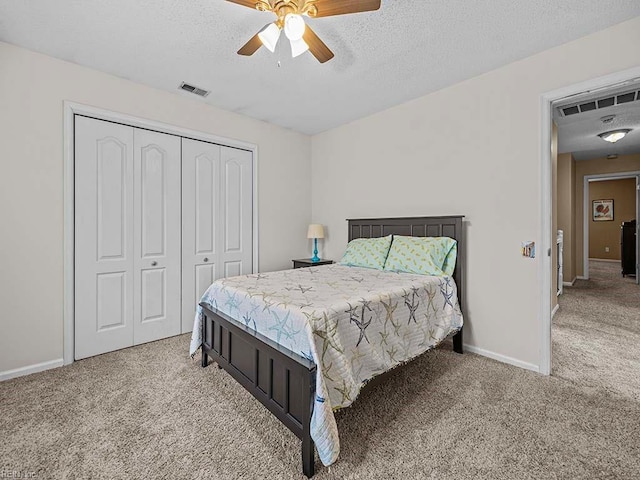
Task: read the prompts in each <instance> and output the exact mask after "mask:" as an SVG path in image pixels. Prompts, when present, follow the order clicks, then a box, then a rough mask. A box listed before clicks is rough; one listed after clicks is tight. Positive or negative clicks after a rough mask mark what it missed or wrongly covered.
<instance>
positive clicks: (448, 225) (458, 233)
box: [347, 215, 465, 307]
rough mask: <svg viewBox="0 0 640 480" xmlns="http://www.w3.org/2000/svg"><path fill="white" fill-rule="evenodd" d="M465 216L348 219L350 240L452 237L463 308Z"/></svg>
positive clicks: (454, 273) (456, 280) (454, 275)
mask: <svg viewBox="0 0 640 480" xmlns="http://www.w3.org/2000/svg"><path fill="white" fill-rule="evenodd" d="M463 218H464V215H452V216H448V217H406V218H362V219H349V220H347V221H348V222H349V241H351V240H353V239H355V238H377V237H386V236H387V235H405V236H408V237H450V238H453V239H454V240H456V241H457V242H458V256H457V260H456V269H455V270H454V272H453V279H454V280H455V282H456V285H457V287H458V301H459V302H460V307H462V305H463V304H462V295H463V291H464V270H465V264H464V261H465V243H464V228H463V224H462V219H463Z"/></svg>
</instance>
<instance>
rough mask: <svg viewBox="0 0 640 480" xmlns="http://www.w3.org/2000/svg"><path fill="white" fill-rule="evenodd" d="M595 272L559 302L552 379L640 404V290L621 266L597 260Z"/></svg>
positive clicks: (569, 289)
mask: <svg viewBox="0 0 640 480" xmlns="http://www.w3.org/2000/svg"><path fill="white" fill-rule="evenodd" d="M589 272H590V277H591V278H590V279H589V280H577V281H576V283H575V285H574V286H573V287H565V288H564V294H563V295H561V296H560V297H559V303H560V310H559V311H558V313H557V314H556V316H555V318H554V319H553V323H552V348H553V359H552V375H554V376H556V377H559V378H563V379H565V380H568V381H570V382H573V383H576V384H579V385H581V386H583V387H586V388H588V389H593V390H594V393H596V391H601V390H605V391H606V392H608V393H610V394H614V395H621V396H624V397H627V398H632V399H635V400H640V286H638V285H636V284H635V278H633V277H631V278H629V277H627V278H623V277H622V275H621V274H620V264H619V263H613V262H604V261H597V260H592V261H591V262H590V264H589Z"/></svg>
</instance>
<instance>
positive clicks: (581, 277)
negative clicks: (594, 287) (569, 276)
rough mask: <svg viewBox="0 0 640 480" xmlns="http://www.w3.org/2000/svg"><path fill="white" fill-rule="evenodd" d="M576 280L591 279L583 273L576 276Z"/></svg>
mask: <svg viewBox="0 0 640 480" xmlns="http://www.w3.org/2000/svg"><path fill="white" fill-rule="evenodd" d="M576 280H589V279H588V278H587V277H585V276H583V275H578V276H577V277H576Z"/></svg>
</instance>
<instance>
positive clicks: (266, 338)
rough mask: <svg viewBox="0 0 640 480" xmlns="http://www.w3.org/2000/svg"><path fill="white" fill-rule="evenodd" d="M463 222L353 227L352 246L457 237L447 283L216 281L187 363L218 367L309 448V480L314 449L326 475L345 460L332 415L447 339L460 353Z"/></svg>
mask: <svg viewBox="0 0 640 480" xmlns="http://www.w3.org/2000/svg"><path fill="white" fill-rule="evenodd" d="M462 219H463V217H462V216H447V217H411V218H381V219H357V220H348V229H349V241H351V240H354V239H358V238H378V237H386V236H388V235H403V236H413V237H450V238H453V239H454V240H456V241H457V261H456V266H455V270H454V271H453V274H452V275H451V277H448V276H445V277H429V276H425V275H413V274H404V273H403V274H400V273H392V272H381V271H378V270H372V269H366V268H358V267H347V266H341V265H326V266H318V267H312V268H305V269H297V270H286V271H281V272H270V273H266V274H255V275H246V276H242V277H232V278H229V279H221V280H218V281H217V282H214V284H213V285H212V286H211V287H210V288H209V290H207V293H205V295H204V296H203V299H202V302H201V303H200V305H199V309H198V314H197V315H196V320H195V324H194V332H193V336H192V343H191V348H190V350H191V354H192V355H194V354H195V352H196V351H197V349H198V348H201V349H202V356H201V358H202V367H206V366H207V365H208V362H209V359H212V360H213V361H214V362H216V363H217V365H218V367H219V368H223V369H224V370H226V371H227V372H228V373H229V374H230V375H231V376H232V377H234V378H235V379H236V380H237V381H238V382H239V383H240V384H241V385H242V386H244V387H245V388H246V389H247V390H248V391H249V392H250V393H251V394H252V395H253V396H254V397H255V398H256V399H257V400H259V401H260V402H261V403H262V404H263V405H265V406H266V407H267V408H268V409H269V410H270V411H271V412H272V413H273V415H275V416H276V417H277V418H278V419H279V420H280V421H281V422H282V423H283V424H284V425H285V426H286V427H287V428H289V429H290V430H291V431H292V432H293V433H294V434H295V435H296V436H298V437H299V438H300V439H301V440H302V467H303V473H304V474H305V475H306V476H307V477H308V478H311V477H312V476H313V474H314V467H315V465H314V458H315V453H314V443H315V446H316V447H317V449H318V454H319V457H320V460H321V461H322V463H323V464H325V465H330V464H331V463H333V462H334V461H335V460H336V459H337V456H338V454H339V440H338V432H337V427H336V424H335V419H334V417H333V411H334V410H336V409H338V408H343V407H346V406H349V405H351V403H352V402H353V401H355V399H356V397H357V396H358V395H359V393H360V392H361V390H362V389H363V388H366V387H367V386H368V385H370V384H371V383H373V382H375V383H378V382H380V381H381V379H384V377H385V374H386V373H388V372H389V371H390V370H391V369H393V368H395V367H396V366H399V365H401V364H403V363H405V362H407V361H409V360H411V359H413V358H415V357H416V356H418V355H420V354H422V353H424V352H425V351H427V350H430V349H431V348H434V347H435V346H437V345H438V344H439V343H441V342H442V341H443V340H444V339H446V338H447V337H450V336H451V337H453V349H454V351H455V352H457V353H462V309H461V307H460V306H461V305H462V293H463V285H464V278H463V275H464V253H465V250H464V232H463V223H462ZM396 312H398V313H396ZM372 381H373V382H372Z"/></svg>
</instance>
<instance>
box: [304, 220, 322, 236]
mask: <svg viewBox="0 0 640 480" xmlns="http://www.w3.org/2000/svg"><path fill="white" fill-rule="evenodd" d="M307 238H324V227H323V226H322V225H320V224H318V223H312V224H311V225H309V230H308V231H307Z"/></svg>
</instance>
